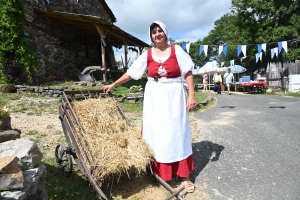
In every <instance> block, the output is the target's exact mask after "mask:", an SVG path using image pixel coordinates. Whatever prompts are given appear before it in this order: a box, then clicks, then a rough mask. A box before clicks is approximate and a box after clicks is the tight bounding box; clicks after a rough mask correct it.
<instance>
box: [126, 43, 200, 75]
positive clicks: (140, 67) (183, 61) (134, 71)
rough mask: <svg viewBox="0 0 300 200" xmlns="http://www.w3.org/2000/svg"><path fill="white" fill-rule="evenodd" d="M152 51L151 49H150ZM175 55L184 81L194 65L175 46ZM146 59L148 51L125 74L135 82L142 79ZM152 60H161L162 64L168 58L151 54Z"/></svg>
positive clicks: (184, 53) (178, 47)
mask: <svg viewBox="0 0 300 200" xmlns="http://www.w3.org/2000/svg"><path fill="white" fill-rule="evenodd" d="M152 51H153V49H152ZM175 55H176V58H177V62H178V64H179V67H180V72H181V77H182V79H185V75H186V73H187V72H189V71H192V69H193V67H194V63H193V61H192V59H191V57H190V56H189V54H187V53H186V52H185V51H184V50H183V49H182V48H181V46H179V45H175ZM147 57H148V51H145V52H143V53H142V55H140V56H139V57H138V58H137V59H136V60H135V61H134V62H133V63H132V65H131V66H130V68H129V69H128V70H127V74H128V75H129V76H130V77H131V78H132V79H135V80H138V79H140V78H142V76H143V74H144V72H145V71H146V69H147ZM152 58H153V59H154V60H155V61H156V62H159V60H161V61H162V62H164V61H165V60H167V59H168V58H169V56H168V57H158V56H153V53H152ZM164 59H165V60H164Z"/></svg>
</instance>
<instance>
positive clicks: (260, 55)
mask: <svg viewBox="0 0 300 200" xmlns="http://www.w3.org/2000/svg"><path fill="white" fill-rule="evenodd" d="M259 58H260V61H261V62H262V52H260V53H259Z"/></svg>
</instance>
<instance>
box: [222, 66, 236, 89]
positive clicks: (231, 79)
mask: <svg viewBox="0 0 300 200" xmlns="http://www.w3.org/2000/svg"><path fill="white" fill-rule="evenodd" d="M224 80H225V85H226V87H227V94H228V95H231V92H230V87H231V84H232V83H234V75H233V73H232V72H231V69H230V68H228V69H227V72H226V73H225V74H224Z"/></svg>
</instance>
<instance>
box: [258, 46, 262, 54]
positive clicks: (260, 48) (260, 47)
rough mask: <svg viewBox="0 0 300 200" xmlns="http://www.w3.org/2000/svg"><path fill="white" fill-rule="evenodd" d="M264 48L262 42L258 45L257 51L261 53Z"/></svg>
mask: <svg viewBox="0 0 300 200" xmlns="http://www.w3.org/2000/svg"><path fill="white" fill-rule="evenodd" d="M261 50H262V44H258V45H257V52H258V53H260V52H261Z"/></svg>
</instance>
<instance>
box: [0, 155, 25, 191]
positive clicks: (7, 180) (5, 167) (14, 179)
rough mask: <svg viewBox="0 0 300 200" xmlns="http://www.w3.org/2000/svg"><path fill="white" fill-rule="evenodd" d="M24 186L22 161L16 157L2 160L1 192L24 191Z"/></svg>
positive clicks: (0, 164) (7, 157)
mask: <svg viewBox="0 0 300 200" xmlns="http://www.w3.org/2000/svg"><path fill="white" fill-rule="evenodd" d="M24 186H25V179H24V176H23V173H22V171H21V163H20V160H19V159H18V158H17V157H16V156H6V157H3V158H0V191H4V190H13V189H22V188H24Z"/></svg>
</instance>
